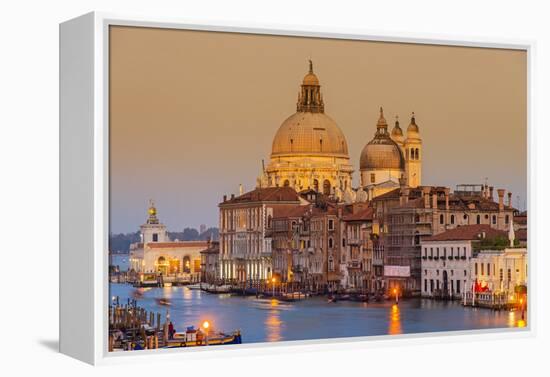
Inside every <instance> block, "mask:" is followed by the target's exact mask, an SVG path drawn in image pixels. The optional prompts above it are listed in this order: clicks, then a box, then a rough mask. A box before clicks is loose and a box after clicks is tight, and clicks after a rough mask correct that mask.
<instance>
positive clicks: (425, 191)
mask: <svg viewBox="0 0 550 377" xmlns="http://www.w3.org/2000/svg"><path fill="white" fill-rule="evenodd" d="M422 193H423V194H424V208H430V188H429V187H422Z"/></svg>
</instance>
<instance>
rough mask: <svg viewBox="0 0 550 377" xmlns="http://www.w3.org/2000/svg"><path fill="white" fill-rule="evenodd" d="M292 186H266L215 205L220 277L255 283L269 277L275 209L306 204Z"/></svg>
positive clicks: (270, 272) (224, 199)
mask: <svg viewBox="0 0 550 377" xmlns="http://www.w3.org/2000/svg"><path fill="white" fill-rule="evenodd" d="M306 204H307V201H305V200H302V199H300V197H299V196H298V194H297V193H296V191H294V189H293V188H291V187H265V188H256V189H255V190H253V191H250V192H247V193H243V194H242V195H239V196H237V197H235V196H234V195H232V196H231V197H230V198H227V196H224V198H223V202H221V203H220V204H219V205H218V207H219V209H220V213H219V224H220V226H219V230H220V254H219V277H220V278H221V279H223V280H226V281H237V282H258V281H260V280H265V279H271V277H272V236H271V229H272V223H273V216H274V211H275V210H276V209H278V208H280V207H288V206H296V205H306Z"/></svg>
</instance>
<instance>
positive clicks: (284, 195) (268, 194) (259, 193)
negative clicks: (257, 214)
mask: <svg viewBox="0 0 550 377" xmlns="http://www.w3.org/2000/svg"><path fill="white" fill-rule="evenodd" d="M246 202H299V198H298V194H297V193H296V191H294V189H293V188H292V187H265V188H257V189H255V190H252V191H249V192H247V193H244V194H242V195H240V196H237V197H235V198H233V199H228V200H226V201H225V202H222V203H220V205H223V204H230V203H246Z"/></svg>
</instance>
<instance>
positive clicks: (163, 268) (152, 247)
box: [129, 202, 208, 281]
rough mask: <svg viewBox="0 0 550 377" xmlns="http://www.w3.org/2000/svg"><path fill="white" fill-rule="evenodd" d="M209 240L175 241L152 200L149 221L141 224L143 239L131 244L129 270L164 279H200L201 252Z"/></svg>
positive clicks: (206, 246) (141, 237)
mask: <svg viewBox="0 0 550 377" xmlns="http://www.w3.org/2000/svg"><path fill="white" fill-rule="evenodd" d="M207 248H208V242H206V241H178V240H175V241H172V240H170V238H169V237H168V232H167V231H166V226H165V225H164V224H162V223H161V222H160V221H159V219H158V217H157V209H156V207H155V205H154V203H152V202H151V204H150V206H149V209H148V218H147V221H146V222H145V223H144V224H143V225H141V226H140V242H137V243H133V244H131V245H130V258H129V262H130V269H131V270H133V271H134V272H136V273H139V274H143V273H155V274H158V275H162V276H163V278H164V281H167V280H168V281H169V280H170V278H183V279H188V280H191V281H198V280H199V278H200V270H201V256H200V252H201V251H202V250H204V249H207Z"/></svg>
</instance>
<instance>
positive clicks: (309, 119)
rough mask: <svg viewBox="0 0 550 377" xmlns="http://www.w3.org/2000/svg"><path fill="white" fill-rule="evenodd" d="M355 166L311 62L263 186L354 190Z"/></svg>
mask: <svg viewBox="0 0 550 377" xmlns="http://www.w3.org/2000/svg"><path fill="white" fill-rule="evenodd" d="M352 173H353V167H352V165H351V164H350V158H349V153H348V145H347V142H346V138H345V137H344V134H343V133H342V131H341V130H340V128H339V127H338V125H337V124H336V122H335V121H334V120H333V119H332V118H331V117H329V116H328V115H327V114H325V103H324V101H323V95H322V94H321V85H320V84H319V78H318V77H317V75H316V74H315V73H314V72H313V63H312V61H311V60H310V61H309V72H308V73H307V74H306V75H305V77H304V79H303V80H302V85H301V88H300V91H299V93H298V101H297V103H296V113H294V114H293V115H291V116H290V117H288V118H287V119H286V120H285V121H284V122H283V123H282V124H281V126H280V127H279V129H278V131H277V133H276V134H275V138H274V139H273V145H272V149H271V159H270V162H269V164H268V166H267V167H266V168H265V170H264V171H263V172H262V175H261V176H260V177H259V178H258V185H259V186H262V187H276V186H279V187H282V186H290V187H292V188H294V189H295V190H296V191H301V190H307V189H314V190H316V191H319V192H323V193H325V194H327V195H331V194H334V193H335V192H336V191H339V190H341V191H344V190H350V189H351V185H352Z"/></svg>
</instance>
